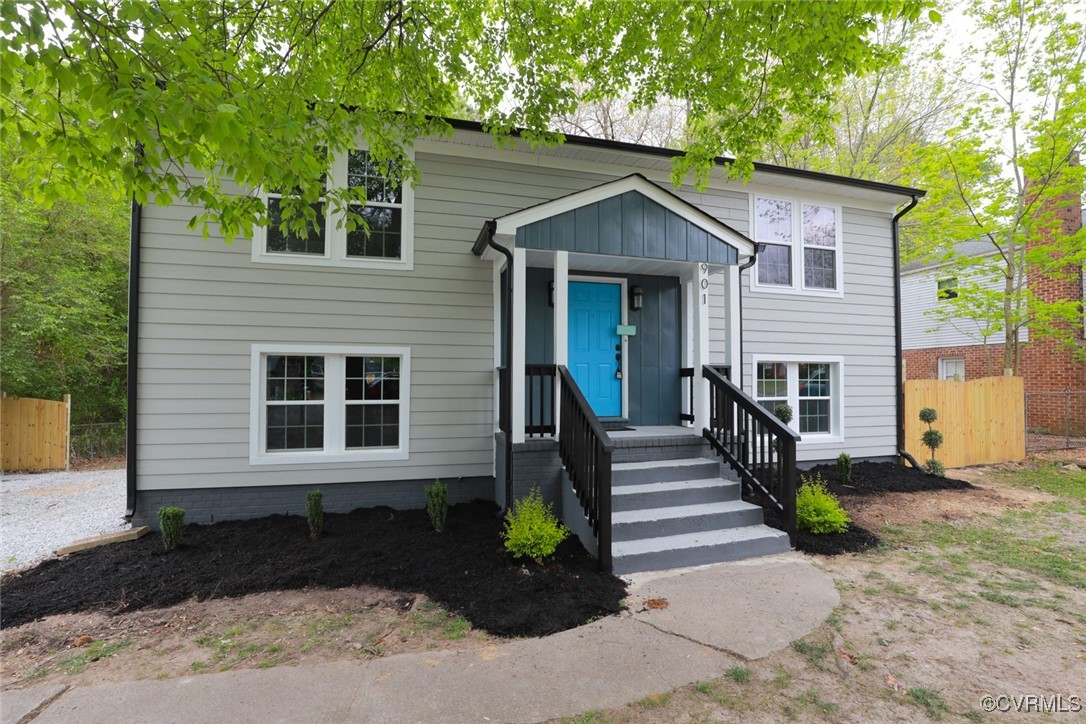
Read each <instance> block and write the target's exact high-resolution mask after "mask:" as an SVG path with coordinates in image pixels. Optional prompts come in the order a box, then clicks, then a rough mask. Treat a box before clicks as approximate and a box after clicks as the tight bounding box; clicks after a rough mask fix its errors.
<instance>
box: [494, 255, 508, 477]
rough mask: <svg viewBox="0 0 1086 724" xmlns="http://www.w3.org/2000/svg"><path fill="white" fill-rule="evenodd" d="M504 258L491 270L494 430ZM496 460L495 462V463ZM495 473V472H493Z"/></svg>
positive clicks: (498, 413) (498, 412) (497, 415)
mask: <svg viewBox="0 0 1086 724" xmlns="http://www.w3.org/2000/svg"><path fill="white" fill-rule="evenodd" d="M504 261H505V259H504V258H502V259H500V260H499V259H495V260H494V264H493V271H492V277H493V279H492V281H491V290H492V291H493V294H492V296H493V297H494V337H493V339H494V396H493V397H492V398H491V399H492V400H494V432H498V429H499V428H498V425H499V424H500V422H501V419H500V418H501V394H500V393H501V384H500V383H499V379H498V368H499V367H501V364H502V266H503V262H504ZM497 444H498V443H497V440H496V439H495V441H494V445H495V452H494V455H495V457H494V460H495V461H497V459H498V458H497V447H496V446H497ZM496 464H497V462H495V465H496ZM495 474H497V473H495Z"/></svg>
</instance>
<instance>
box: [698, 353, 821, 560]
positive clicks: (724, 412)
mask: <svg viewBox="0 0 1086 724" xmlns="http://www.w3.org/2000/svg"><path fill="white" fill-rule="evenodd" d="M702 375H703V376H704V377H705V381H706V382H708V383H709V427H707V428H705V430H704V435H705V439H706V440H708V441H709V444H710V445H711V446H712V447H713V449H714V450H716V451H717V453H719V454H720V455H721V457H723V458H724V459H725V460H727V461H728V463H729V464H730V465H731V466H732V468H734V469H735V471H736V473H738V474H739V478H740V480H742V482H743V484H744V485H745V486H747V488H748V489H749V490H753V491H754V493H755V494H756V495H757V496H758V497H759V498H761V500H762V502H763V503H764V504H767V505H769V506H771V507H772V508H775V509H776V510H777V511H778V512H779V513H780V515H781V520H782V522H783V524H784V529H785V532H786V533H788V538H789V539H790V540H791V541H792V543H793V544H795V540H796V443H797V442H799V439H800V438H799V435H797V434H796V433H795V432H793V431H792V429H791V428H790V427H788V426H787V425H785V424H784V423H783V422H781V421H780V420H778V419H777V418H776V417H774V416H773V415H772V413H770V412H769V410H767V409H765V408H764V407H762V406H761V405H760V404H758V402H757V401H755V400H754V398H752V397H751V396H750V395H748V394H747V393H745V392H743V390H742V389H740V388H739V387H737V386H736V385H734V384H733V383H732V382H731V381H729V380H728V379H727V378H726V377H724V375H722V374H720V373H719V372H717V371H716V370H715V369H713V368H712V367H709V366H705V367H703V368H702Z"/></svg>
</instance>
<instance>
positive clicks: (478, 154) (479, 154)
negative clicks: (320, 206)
mask: <svg viewBox="0 0 1086 724" xmlns="http://www.w3.org/2000/svg"><path fill="white" fill-rule="evenodd" d="M457 133H458V134H459V133H470V134H473V135H478V132H475V131H457ZM414 148H415V151H416V152H418V153H429V154H433V155H435V156H452V157H456V158H466V159H471V160H473V161H478V162H480V163H509V164H517V165H522V166H535V167H537V168H548V169H554V170H559V171H576V172H584V173H598V174H611V175H614V176H617V177H620V176H626V175H628V174H629V173H630V170H631V169H634V168H636V169H637V173H639V174H641V175H642V176H645V177H647V178H648V179H649V180H650V181H652V182H653V183H656V184H659V185H661V186H670V185H671V170H670V169H671V163H670V161H669V160H668V159H661V158H659V157H657V156H647V155H644V154H636V158H639V159H649V160H650V161H651V160H659V161H661V162H663V163H664V164H666V165H667V166H668V168H667V169H655V168H649V167H646V166H644V165H642V164H638V163H637V162H636V161H630V162H628V163H604V162H600V161H585V160H582V159H577V158H568V157H562V156H554V155H542V154H539V153H533V152H532V149H530V148H527V147H523V148H519V149H500V148H487V147H484V146H477V145H473V144H466V143H458V142H456V141H455V140H452V141H448V140H442V139H437V138H426V139H420V140H419V141H417V142H416V143H415V146H414ZM567 148H577V149H580V148H583V147H581V146H576V147H575V146H567ZM590 150H592V151H594V152H596V153H599V154H606V153H607V149H590ZM619 153H622V152H619ZM627 155H628V156H634V155H635V154H629V153H628V154H627ZM723 174H724V169H723V168H717V167H714V168H713V169H712V172H711V175H710V177H709V180H708V184H707V187H708V188H711V189H714V190H718V191H728V192H731V193H739V194H744V195H749V194H750V193H761V192H763V191H765V192H766V193H767V194H770V195H772V194H775V193H780V192H781V189H782V187H783V186H787V185H788V184H789V183H790V182H793V183H794V182H795V180H796V179H794V178H791V177H788V176H785V175H782V174H773V173H769V172H762V173H759V172H755V175H754V177H753V178H752V179H751V181H749V182H747V183H743V182H741V181H735V180H731V179H727V178H724V176H723ZM771 179H782V180H783V181H784V184H782V185H775V184H773V183H771V182H770V180H771ZM810 183H817V184H825V185H830V186H834V187H835V188H839V189H840V195H839V196H838V195H835V194H826V193H819V192H815V193H806V192H804V198H809V199H811V200H814V201H828V202H831V203H839V202H840V198H841V197H847V198H848V206H849V208H854V209H861V210H864V211H874V212H878V213H885V214H890V215H892V214H894V213H895V212H896V211H898V209H899V208H900V207H901V204H903V203H908V201H909V199H910V198H911V197H910V196H909V194H906V193H904V192H903V193H901V194H894V193H888V192H883V191H876V190H873V189H858V188H856V187H854V186H846V185H843V184H835V183H834V182H832V181H818V180H811V181H810ZM686 190H691V189H689V188H688V189H686ZM857 192H859V193H870V194H880V195H882V196H886V197H889V198H891V199H893V200H892V201H886V202H885V203H880V202H878V201H875V200H872V199H860V198H857V197H856V194H857Z"/></svg>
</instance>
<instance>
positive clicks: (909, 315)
mask: <svg viewBox="0 0 1086 724" xmlns="http://www.w3.org/2000/svg"><path fill="white" fill-rule="evenodd" d="M952 275H954V272H947V271H940V270H938V269H930V270H923V271H917V272H913V273H910V274H905V275H903V276H902V277H901V346H902V347H903V348H904V349H930V348H933V347H970V346H972V345H976V344H982V343H983V341H982V340H983V338H982V337H981V335H980V327H978V326H977V323H976V321H974V320H971V319H964V318H954V319H949V320H947V321H945V322H939V321H938V320H936V319H934V318H933V317H932V316H931V313H932V312H933V311H934V310H935V309H936V307H938V306H939V304H940V301H939V298H938V292H939V280H940V279H945V278H947V277H948V276H952ZM983 286H984V287H985V288H987V289H991V290H992V291H999V290H1000V289H1002V288H1003V280H1002V279H1000V278H999V277H998V276H994V275H993V276H992V277H990V278H989V279H987V280H986V281H985V283H984V285H983ZM1020 336H1021V339H1022V340H1023V341H1025V340H1027V339H1029V335H1028V330H1026V329H1023V330H1022V333H1021V335H1020ZM1002 343H1003V334H1002V333H1000V332H997V333H995V334H994V335H992V336H990V337H989V338H988V344H1002Z"/></svg>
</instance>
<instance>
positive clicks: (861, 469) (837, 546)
mask: <svg viewBox="0 0 1086 724" xmlns="http://www.w3.org/2000/svg"><path fill="white" fill-rule="evenodd" d="M816 474H817V475H821V476H822V481H823V482H824V483H825V485H826V489H827V490H829V491H830V492H831V493H833V494H834V495H836V496H837V497H838V498H839V499H840V500H841V504H842V505H843V506H844V507H845V510H848V509H849V498H850V497H852V496H874V495H883V494H885V493H920V492H925V491H930V490H961V489H963V488H972V487H975V486H973V485H970V484H969V483H967V482H965V481H964V480H951V479H949V478H940V477H936V476H934V475H928V474H927V473H924V472H921V471H920V470H917V469H916V468H912V467H908V466H905V465H896V464H894V463H869V462H858V463H853V464H852V480H851V481H850V482H849V484H848V485H845V484H844V483H842V482H841V479H840V477H839V476H838V475H837V466H836V465H818V466H815V467H813V468H811V469H810V470H798V471H797V475H803V476H806V477H808V478H811V477H813V476H814V475H816ZM796 483H797V485H798V484H801V483H802V479H800V478H798V477H797V480H796ZM746 497H747V496H746V494H744V498H746ZM750 502H755V503H756V502H758V501H757V500H755V499H750ZM763 515H764V517H765V524H766V525H768V526H770V527H771V528H776V529H777V530H784V525H783V523H782V521H781V517H780V514H779V513H778V512H777V511H776V510H772V509H770V508H764V509H763ZM881 542H882V541H881V540H880V539H879V537H878V536H877V535H875V534H874V533H872V532H871V531H869V530H867V529H866V528H863V527H861V526H858V525H856V524H855V523H849V525H848V530H846V531H845V532H844V533H833V534H827V535H814V534H813V533H808V532H806V531H802V530H801V531H799V532H798V533H797V534H796V540H795V541H794V543H795V548H796V550H799V551H803V552H805V553H815V554H818V555H823V556H835V555H840V554H842V553H858V552H860V551H864V550H867V549H869V548H874V547H875V546H878V545H879V544H880V543H881Z"/></svg>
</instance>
